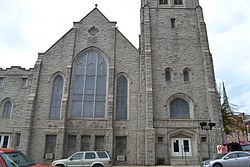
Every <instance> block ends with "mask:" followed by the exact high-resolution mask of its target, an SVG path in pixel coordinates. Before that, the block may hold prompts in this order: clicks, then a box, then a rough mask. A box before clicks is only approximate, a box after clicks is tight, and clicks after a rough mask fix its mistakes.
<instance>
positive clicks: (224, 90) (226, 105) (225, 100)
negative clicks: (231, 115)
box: [222, 82, 232, 112]
mask: <svg viewBox="0 0 250 167" xmlns="http://www.w3.org/2000/svg"><path fill="white" fill-rule="evenodd" d="M222 98H223V104H222V106H223V107H224V108H225V109H226V110H228V111H230V112H232V110H231V108H230V105H229V101H228V97H227V92H226V88H225V84H224V82H222Z"/></svg>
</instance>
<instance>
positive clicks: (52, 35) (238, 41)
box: [0, 0, 250, 114]
mask: <svg viewBox="0 0 250 167" xmlns="http://www.w3.org/2000/svg"><path fill="white" fill-rule="evenodd" d="M186 1H188V0H186ZM124 2H125V3H124ZM95 4H98V8H99V10H100V11H101V12H102V13H103V14H104V15H105V16H106V17H107V18H108V19H109V20H110V21H116V22H117V26H118V29H119V30H120V31H121V32H122V33H123V34H124V35H125V36H126V37H127V38H128V39H129V40H130V41H131V42H132V43H133V44H134V45H135V46H136V47H138V43H139V42H138V35H139V33H140V32H139V31H140V24H139V21H140V15H139V12H140V0H126V1H122V0H0V68H3V69H5V68H9V67H11V66H22V67H24V68H26V69H28V68H32V67H33V66H34V64H35V61H36V59H37V53H38V52H41V53H42V52H45V51H46V50H47V49H48V48H49V47H50V46H52V45H53V44H54V43H55V42H56V41H57V40H58V39H59V38H60V37H62V36H63V35H64V34H65V33H66V32H67V31H68V30H69V29H70V28H72V26H73V21H80V20H81V19H82V18H83V17H84V16H85V15H86V14H88V13H89V12H90V11H91V10H92V9H93V8H94V7H95ZM200 4H201V6H202V8H203V12H204V17H205V22H206V24H207V29H208V38H209V44H210V50H211V53H212V54H213V60H214V66H215V74H216V80H217V84H218V85H219V84H220V83H221V82H222V81H224V82H225V85H226V89H227V95H228V97H229V101H230V102H231V103H233V104H235V105H238V108H239V109H238V112H245V113H249V114H250V84H249V83H250V75H249V74H250V55H249V48H250V0H200Z"/></svg>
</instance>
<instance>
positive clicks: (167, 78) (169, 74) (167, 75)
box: [165, 68, 173, 81]
mask: <svg viewBox="0 0 250 167" xmlns="http://www.w3.org/2000/svg"><path fill="white" fill-rule="evenodd" d="M172 75H173V74H172V69H171V68H166V69H165V81H172Z"/></svg>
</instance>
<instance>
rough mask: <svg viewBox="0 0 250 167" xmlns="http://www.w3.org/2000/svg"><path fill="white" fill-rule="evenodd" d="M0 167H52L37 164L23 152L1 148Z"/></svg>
mask: <svg viewBox="0 0 250 167" xmlns="http://www.w3.org/2000/svg"><path fill="white" fill-rule="evenodd" d="M0 167H51V166H49V165H39V164H35V163H34V162H32V161H31V160H29V159H28V158H27V157H26V155H24V154H23V153H22V152H21V151H18V150H14V149H8V148H0Z"/></svg>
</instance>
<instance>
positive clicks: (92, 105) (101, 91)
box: [70, 48, 107, 118]
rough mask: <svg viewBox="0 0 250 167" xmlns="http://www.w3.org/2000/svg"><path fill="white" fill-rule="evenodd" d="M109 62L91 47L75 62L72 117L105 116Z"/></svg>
mask: <svg viewBox="0 0 250 167" xmlns="http://www.w3.org/2000/svg"><path fill="white" fill-rule="evenodd" d="M106 87H107V63H106V61H105V59H104V55H103V53H101V52H100V51H99V50H97V49H94V48H90V49H88V50H86V51H85V52H82V53H80V55H79V56H78V58H77V59H76V60H75V62H74V69H73V99H72V110H71V113H70V116H71V117H81V118H103V117H105V108H106V91H107V89H106Z"/></svg>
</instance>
